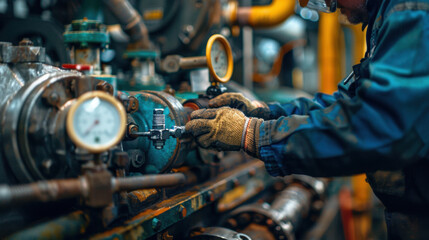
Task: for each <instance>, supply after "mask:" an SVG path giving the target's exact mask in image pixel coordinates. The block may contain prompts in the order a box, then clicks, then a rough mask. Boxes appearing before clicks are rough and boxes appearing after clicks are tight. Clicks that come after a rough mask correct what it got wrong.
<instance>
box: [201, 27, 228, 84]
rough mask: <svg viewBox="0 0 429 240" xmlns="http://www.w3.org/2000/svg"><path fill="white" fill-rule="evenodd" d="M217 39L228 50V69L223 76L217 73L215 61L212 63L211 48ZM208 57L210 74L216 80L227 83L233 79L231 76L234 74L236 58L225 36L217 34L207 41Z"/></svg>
mask: <svg viewBox="0 0 429 240" xmlns="http://www.w3.org/2000/svg"><path fill="white" fill-rule="evenodd" d="M215 41H219V42H220V44H222V45H223V47H224V48H225V50H226V56H227V59H228V69H227V71H226V74H225V76H223V77H220V76H218V75H217V74H216V72H215V70H214V68H213V63H212V58H211V49H212V47H213V44H214V43H215ZM206 58H207V67H208V68H209V71H210V74H211V75H212V76H213V78H214V80H215V81H216V82H220V83H227V82H228V81H229V80H230V79H231V76H232V72H233V69H234V59H233V57H232V50H231V46H230V45H229V42H228V40H227V39H226V38H225V37H224V36H222V35H220V34H215V35H213V36H211V37H210V38H209V40H208V41H207V46H206Z"/></svg>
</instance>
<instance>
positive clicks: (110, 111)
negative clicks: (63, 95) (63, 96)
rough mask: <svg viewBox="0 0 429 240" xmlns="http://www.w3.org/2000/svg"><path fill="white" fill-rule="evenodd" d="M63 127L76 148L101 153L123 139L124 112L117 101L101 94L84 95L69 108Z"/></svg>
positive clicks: (97, 92) (124, 126)
mask: <svg viewBox="0 0 429 240" xmlns="http://www.w3.org/2000/svg"><path fill="white" fill-rule="evenodd" d="M66 128H67V133H68V136H69V137H70V139H71V140H72V141H73V143H74V144H76V146H78V147H80V148H83V149H86V150H88V151H89V152H91V153H101V152H104V151H107V150H108V149H110V148H112V147H113V146H115V145H117V144H118V143H119V142H120V141H121V139H122V137H123V136H124V134H125V129H126V111H125V108H124V106H123V105H122V104H121V103H120V102H119V101H118V100H116V99H115V98H114V97H113V96H111V95H109V94H107V93H105V92H102V91H92V92H87V93H85V94H83V95H82V96H81V97H79V98H78V99H77V101H76V102H75V103H74V104H73V105H72V107H71V108H70V111H69V112H68V115H67V120H66Z"/></svg>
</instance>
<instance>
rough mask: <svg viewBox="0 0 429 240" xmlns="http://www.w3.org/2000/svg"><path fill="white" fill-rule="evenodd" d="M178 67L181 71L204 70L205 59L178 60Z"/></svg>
mask: <svg viewBox="0 0 429 240" xmlns="http://www.w3.org/2000/svg"><path fill="white" fill-rule="evenodd" d="M179 66H180V68H181V69H193V68H206V67H207V57H206V56H202V57H186V58H180V61H179Z"/></svg>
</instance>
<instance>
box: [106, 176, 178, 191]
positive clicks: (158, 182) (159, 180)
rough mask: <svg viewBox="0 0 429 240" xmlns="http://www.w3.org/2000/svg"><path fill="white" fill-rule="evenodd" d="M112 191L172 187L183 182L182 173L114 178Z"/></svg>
mask: <svg viewBox="0 0 429 240" xmlns="http://www.w3.org/2000/svg"><path fill="white" fill-rule="evenodd" d="M112 180H113V191H114V192H117V191H133V190H137V189H142V188H162V187H174V186H178V185H180V184H183V183H185V180H186V177H185V175H184V174H183V173H171V174H156V175H144V176H139V177H127V178H114V179H112Z"/></svg>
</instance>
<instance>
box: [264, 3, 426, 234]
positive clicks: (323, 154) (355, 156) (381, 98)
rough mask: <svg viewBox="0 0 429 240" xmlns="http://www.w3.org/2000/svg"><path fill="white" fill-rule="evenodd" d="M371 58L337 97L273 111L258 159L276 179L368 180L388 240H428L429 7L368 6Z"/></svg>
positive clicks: (275, 107)
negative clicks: (378, 203) (357, 177)
mask: <svg viewBox="0 0 429 240" xmlns="http://www.w3.org/2000/svg"><path fill="white" fill-rule="evenodd" d="M366 7H367V9H368V11H369V13H370V18H369V21H368V23H367V24H368V29H367V47H368V48H367V49H368V51H367V53H366V58H365V59H363V60H362V62H361V64H360V65H358V66H355V67H354V72H355V77H354V78H352V79H351V80H349V81H347V82H344V81H343V82H341V83H340V84H339V86H338V87H339V88H338V89H339V90H338V91H337V92H336V93H335V94H333V95H332V96H331V95H324V94H317V95H316V96H315V98H314V99H313V100H307V99H297V100H295V101H293V102H291V103H287V104H270V105H269V107H270V110H271V119H275V120H270V121H265V122H263V123H262V125H261V126H260V129H259V130H260V131H259V140H258V141H257V142H258V153H257V155H258V157H260V159H261V160H263V161H264V162H265V166H266V168H267V170H268V172H269V173H271V174H272V175H274V176H279V175H288V174H307V175H311V176H339V175H351V174H358V173H367V180H368V182H369V184H370V185H371V187H372V189H373V191H374V193H375V194H376V195H377V196H378V197H379V198H380V200H381V201H382V202H383V204H384V205H385V207H386V220H387V226H388V236H389V239H429V215H428V213H429V155H428V150H429V0H367V4H366Z"/></svg>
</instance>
